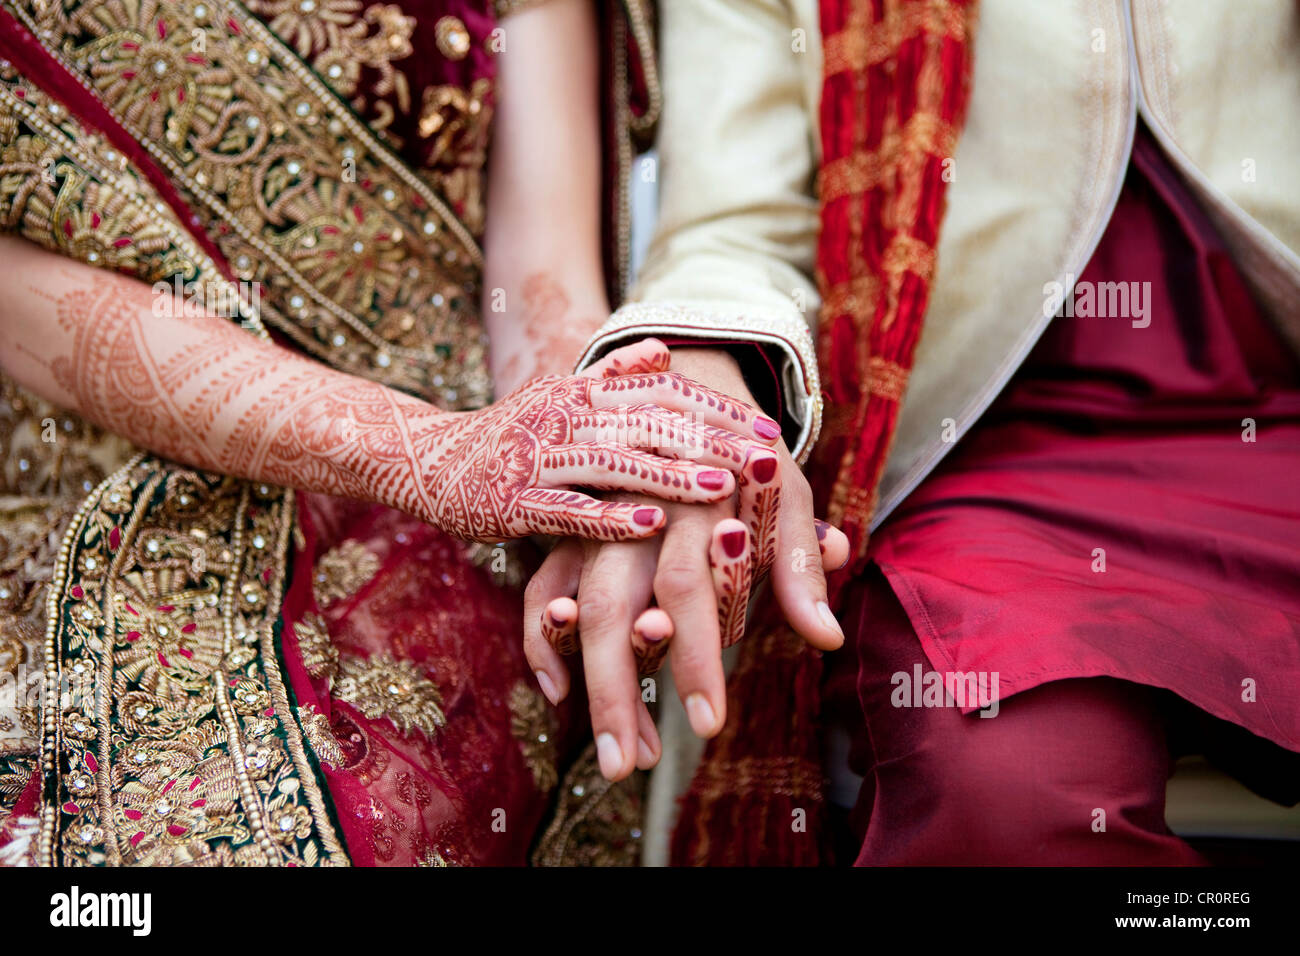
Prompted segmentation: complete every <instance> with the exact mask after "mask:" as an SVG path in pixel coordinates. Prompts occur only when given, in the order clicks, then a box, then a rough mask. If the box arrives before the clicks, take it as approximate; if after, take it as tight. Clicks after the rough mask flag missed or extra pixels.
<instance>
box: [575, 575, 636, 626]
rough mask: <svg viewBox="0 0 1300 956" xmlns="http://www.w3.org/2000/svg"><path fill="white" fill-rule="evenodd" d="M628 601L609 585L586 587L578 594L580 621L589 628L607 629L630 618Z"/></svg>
mask: <svg viewBox="0 0 1300 956" xmlns="http://www.w3.org/2000/svg"><path fill="white" fill-rule="evenodd" d="M628 607H629V605H628V600H627V597H626V596H625V595H623V594H621V593H620V592H619V591H618V590H617V589H615V588H613V587H610V586H609V585H607V584H596V585H590V584H589V585H585V586H584V587H583V588H582V590H581V591H580V592H579V594H578V619H579V620H580V621H582V623H583V624H584V625H585V626H586V627H588V628H597V629H598V628H605V627H610V626H612V625H616V624H618V623H619V622H620V621H623V620H626V619H627V617H628Z"/></svg>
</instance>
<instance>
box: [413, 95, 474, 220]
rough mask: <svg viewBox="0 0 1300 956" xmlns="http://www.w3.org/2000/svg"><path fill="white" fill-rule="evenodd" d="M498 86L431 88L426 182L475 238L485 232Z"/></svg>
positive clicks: (425, 111) (424, 123) (424, 117)
mask: <svg viewBox="0 0 1300 956" xmlns="http://www.w3.org/2000/svg"><path fill="white" fill-rule="evenodd" d="M491 93H492V84H491V83H490V82H489V81H488V80H486V79H482V78H480V79H477V80H475V81H474V82H473V83H472V84H471V85H470V88H469V90H468V91H466V90H464V89H462V88H461V87H459V86H429V87H425V90H424V94H423V103H422V106H421V110H420V127H419V129H420V136H421V137H422V138H424V139H426V140H432V142H431V143H430V144H429V147H428V150H429V152H428V155H427V157H426V158H425V164H426V166H427V167H428V168H427V169H425V170H423V171H422V172H421V176H422V178H424V179H425V180H426V181H428V182H429V183H430V185H432V186H433V188H435V189H437V190H438V191H439V192H440V193H441V194H442V195H444V196H446V197H447V201H448V202H450V203H451V204H452V207H453V208H454V209H455V210H456V212H457V214H458V215H459V216H460V217H461V219H462V220H463V221H464V222H465V225H466V226H468V227H469V228H470V229H471V230H473V231H474V233H475V234H478V233H480V232H481V231H482V229H483V216H484V207H483V173H484V171H485V170H486V168H487V144H488V132H489V129H490V127H491V123H492V101H491Z"/></svg>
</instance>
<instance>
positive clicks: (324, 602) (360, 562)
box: [312, 538, 379, 608]
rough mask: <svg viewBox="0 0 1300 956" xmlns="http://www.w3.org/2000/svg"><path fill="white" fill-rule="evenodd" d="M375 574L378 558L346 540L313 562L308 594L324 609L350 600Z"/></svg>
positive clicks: (358, 543)
mask: <svg viewBox="0 0 1300 956" xmlns="http://www.w3.org/2000/svg"><path fill="white" fill-rule="evenodd" d="M378 570H379V557H378V556H377V555H376V554H375V553H374V552H373V551H371V550H370V549H369V548H367V547H366V546H365V545H364V544H362V543H361V542H360V541H357V540H355V539H352V538H349V539H348V540H347V541H344V542H343V543H342V544H340V545H338V546H337V547H334V548H331V549H330V550H329V551H326V552H325V553H324V554H323V555H321V558H320V560H319V561H317V562H316V569H315V579H314V580H313V581H312V590H313V592H314V593H315V595H316V603H317V604H318V605H319V606H320V607H322V608H326V607H329V606H330V605H331V604H333V603H334V602H335V601H338V600H340V599H342V598H346V597H352V595H354V594H356V593H357V592H358V591H360V590H361V589H362V588H363V587H365V586H366V584H367V582H369V581H370V579H371V578H373V577H374V576H375V572H377V571H378Z"/></svg>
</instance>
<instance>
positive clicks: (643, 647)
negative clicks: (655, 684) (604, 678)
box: [632, 607, 673, 675]
mask: <svg viewBox="0 0 1300 956" xmlns="http://www.w3.org/2000/svg"><path fill="white" fill-rule="evenodd" d="M672 639H673V619H672V618H671V617H669V616H668V612H667V611H665V610H664V609H663V608H658V607H652V608H647V609H646V610H645V611H643V612H641V616H640V617H638V618H637V619H636V623H635V624H633V625H632V650H633V651H634V652H635V653H636V663H637V668H636V669H637V673H639V674H642V675H645V674H653V673H654V672H655V671H657V670H659V668H660V667H661V666H662V665H663V662H664V658H665V657H667V656H668V647H669V645H670V644H671V642H672Z"/></svg>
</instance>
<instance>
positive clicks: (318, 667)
mask: <svg viewBox="0 0 1300 956" xmlns="http://www.w3.org/2000/svg"><path fill="white" fill-rule="evenodd" d="M293 634H294V637H296V638H297V639H298V652H299V653H300V654H302V663H303V666H304V667H306V668H307V673H308V674H310V675H311V676H312V677H317V678H324V679H325V680H326V681H333V680H334V675H335V674H337V673H338V669H339V650H338V648H337V647H335V646H334V642H333V641H331V640H330V634H329V628H328V627H327V626H326V624H325V619H324V618H322V617H321V616H320V615H319V614H313V613H312V612H310V611H309V612H307V613H306V614H304V615H303V616H302V617H301V618H299V619H298V621H296V622H295V623H294V625H293Z"/></svg>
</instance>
